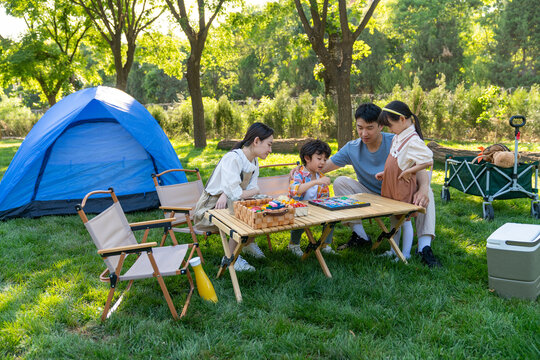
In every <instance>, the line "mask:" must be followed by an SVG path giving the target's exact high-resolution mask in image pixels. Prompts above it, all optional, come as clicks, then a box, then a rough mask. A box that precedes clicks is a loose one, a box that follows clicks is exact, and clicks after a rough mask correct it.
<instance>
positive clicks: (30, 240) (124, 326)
mask: <svg viewBox="0 0 540 360" xmlns="http://www.w3.org/2000/svg"><path fill="white" fill-rule="evenodd" d="M217 142H218V141H217V140H211V141H209V142H208V143H209V146H208V147H207V148H205V149H194V148H193V145H192V143H191V141H190V140H189V141H188V140H185V141H175V140H173V141H172V143H173V146H174V148H175V150H176V151H177V153H178V157H179V159H180V161H181V162H182V165H183V166H184V167H185V168H193V167H199V169H200V171H201V174H202V176H203V179H204V180H206V179H208V177H209V176H210V174H211V172H212V170H213V169H214V167H215V164H217V162H218V161H219V160H220V159H221V157H222V156H223V155H224V154H225V153H226V151H224V150H216V148H215V147H216V145H217ZM6 143H7V142H5V140H1V141H0V144H6ZM475 145H477V144H475ZM331 146H332V149H333V153H335V151H336V147H337V144H336V143H335V142H332V143H331ZM535 146H536V145H535ZM13 153H14V150H13V149H12V148H10V147H1V148H0V166H1V167H4V166H7V164H8V163H9V161H10V160H11V157H12V156H13ZM297 160H298V155H297V154H296V153H293V154H278V153H272V154H271V155H270V156H269V157H268V158H267V159H266V160H264V161H261V164H276V163H288V162H296V161H297ZM4 169H5V168H4ZM288 171H289V168H287V167H285V168H276V169H274V168H269V169H263V170H262V171H261V173H262V174H263V176H267V175H274V174H283V173H287V172H288ZM329 175H330V177H331V178H332V180H335V178H336V177H337V176H339V175H347V176H351V177H355V174H354V171H353V169H352V167H350V166H348V167H345V168H341V169H339V170H337V171H334V172H332V173H331V174H329ZM432 177H433V179H432V180H433V181H432V187H433V192H434V196H435V205H436V211H437V227H436V235H437V236H436V238H435V240H434V241H433V243H432V247H433V250H434V252H435V254H436V256H437V257H438V258H439V259H440V260H441V262H442V264H443V267H442V268H440V269H429V268H427V267H425V266H424V265H423V264H422V263H421V260H420V258H419V257H417V256H412V257H411V259H410V261H409V265H404V264H401V263H397V264H396V263H394V262H392V261H391V260H387V259H382V258H379V257H376V256H375V255H376V254H380V253H382V252H384V251H385V250H387V249H389V245H388V243H387V242H383V244H382V245H381V247H380V248H379V249H377V250H376V251H375V252H374V253H373V252H371V251H370V250H367V249H366V250H359V249H348V250H345V251H343V252H340V255H337V256H325V260H326V263H327V265H328V267H329V269H330V270H331V272H332V278H331V279H329V278H326V277H325V276H324V275H323V273H322V271H321V268H320V266H319V264H318V262H317V260H316V259H315V257H314V256H311V257H309V258H308V259H306V260H305V261H299V260H298V259H297V258H296V257H294V255H292V254H291V253H290V252H289V251H288V250H287V244H288V243H289V239H290V233H289V232H281V233H276V234H272V236H271V239H272V247H273V250H272V251H270V250H269V248H268V244H267V241H266V237H265V236H259V237H257V238H256V241H257V243H258V244H259V246H260V247H261V249H262V250H263V251H264V253H265V255H266V258H265V259H254V258H251V257H249V258H248V257H247V256H246V259H247V260H248V261H249V262H250V264H252V265H253V266H255V267H256V271H255V272H253V273H238V280H239V283H240V288H241V290H242V294H243V298H244V300H243V302H242V303H237V302H236V300H235V296H234V291H233V287H232V284H231V281H230V277H229V275H228V274H227V273H226V274H225V276H223V277H222V278H220V279H216V278H215V274H216V272H217V269H218V264H219V263H220V261H221V259H222V256H223V249H222V244H221V240H220V238H219V236H216V235H212V236H210V237H209V238H208V239H207V240H202V238H201V239H200V244H201V250H202V252H203V254H204V258H205V261H206V263H205V264H204V268H205V270H206V273H207V274H208V276H209V277H210V279H211V281H212V283H213V285H214V288H215V290H216V293H217V294H218V297H219V302H218V303H217V304H213V303H212V304H210V303H207V302H205V301H203V300H202V299H200V297H199V296H198V295H197V292H195V294H194V296H193V298H192V300H191V305H190V308H189V310H188V312H187V315H186V317H185V318H184V319H182V320H180V321H178V322H175V321H173V320H172V317H171V315H170V312H169V309H168V308H167V305H166V302H165V300H164V299H163V295H162V293H161V289H160V287H159V285H158V283H157V282H156V281H155V279H146V280H141V281H138V282H136V283H135V284H134V286H133V288H132V289H131V290H130V291H129V292H128V293H127V294H126V296H125V298H124V301H123V302H122V304H121V305H120V307H119V309H118V310H117V311H116V312H115V313H114V314H112V316H111V317H110V318H109V319H107V320H106V321H105V322H104V323H101V322H100V320H99V318H100V316H101V312H102V310H103V307H104V304H105V301H106V298H107V293H108V290H109V285H108V284H106V283H102V282H100V281H99V274H100V273H101V272H102V271H103V268H104V264H103V261H102V259H101V258H100V257H99V256H98V255H97V254H96V249H95V246H94V244H93V242H92V240H91V238H90V236H89V235H88V233H87V231H86V229H85V227H84V225H83V224H82V223H81V221H80V219H79V218H78V217H77V216H76V215H73V216H48V217H42V218H38V219H13V220H9V221H3V222H0V246H1V247H2V248H3V249H4V250H3V251H4V252H3V256H1V257H0V290H1V292H0V338H1V339H2V340H1V341H0V358H2V359H3V358H7V359H14V358H15V359H18V358H21V359H26V358H28V359H63V358H80V359H94V358H107V359H116V358H144V359H146V358H163V359H165V358H176V359H206V358H209V359H210V358H211V359H231V358H250V359H258V358H261V357H267V358H298V359H305V358H313V359H326V358H332V359H346V358H347V359H357V358H369V359H371V358H373V359H385V358H396V356H399V355H397V354H407V355H406V356H405V357H410V358H419V359H420V358H422V359H423V358H441V357H442V358H467V359H476V358H478V359H480V358H501V359H502V358H504V359H506V358H523V359H529V358H530V359H534V358H538V349H540V343H539V340H538V336H537V333H538V319H539V317H538V300H536V301H526V300H519V299H512V300H507V299H502V298H500V297H498V296H497V295H496V294H495V293H493V292H490V290H489V287H488V279H487V261H486V260H487V259H486V240H487V238H488V237H489V235H490V234H491V233H492V232H493V231H495V230H496V229H497V228H499V227H500V226H501V225H503V224H504V223H506V222H518V223H531V224H532V223H538V221H537V220H535V219H533V218H532V217H531V216H530V215H529V211H530V200H529V199H511V200H496V201H494V203H493V206H494V211H495V219H494V220H493V221H485V220H484V219H482V199H481V198H480V197H478V196H471V195H467V194H464V193H462V192H460V191H458V190H456V189H454V188H451V189H450V193H451V200H450V201H449V202H447V203H443V202H442V200H441V197H440V192H441V189H442V184H443V183H444V163H436V164H435V166H434V170H433V174H432ZM162 216H163V215H162V213H161V212H160V211H159V210H153V211H147V212H135V213H129V214H127V218H128V221H130V222H133V221H144V220H150V219H155V218H160V217H162ZM384 222H385V223H386V224H387V225H388V220H387V219H385V220H384ZM364 227H365V229H366V231H367V233H368V235H369V236H371V238H372V239H376V238H377V236H378V235H379V234H380V229H379V228H378V226H377V224H376V223H375V222H372V223H370V222H369V221H365V222H364ZM161 234H162V232H161V231H157V230H156V231H151V233H150V236H149V239H148V241H159V240H160V239H161ZM313 234H314V236H315V237H316V238H318V237H319V236H320V234H321V227H320V226H318V227H316V228H314V229H313ZM141 235H142V234H141V233H138V234H136V237H137V239H140V237H141ZM350 235H351V231H350V229H349V228H348V227H346V226H344V225H342V224H338V225H336V228H335V233H334V244H333V246H334V247H337V246H339V245H341V244H343V243H345V242H346V241H348V239H349V238H350ZM177 238H178V240H179V242H186V241H189V240H190V236H189V235H187V234H177ZM307 244H308V240H307V237H306V236H305V235H304V236H303V237H302V239H301V246H302V248H303V249H305V247H306V246H307ZM413 249H414V248H413ZM165 282H166V284H167V287H168V290H169V292H170V294H171V297H172V299H173V302H174V304H175V306H176V307H177V310H179V306H181V304H182V301H183V300H184V299H185V297H186V294H187V281H186V279H185V277H182V276H179V277H169V278H167V279H165ZM125 286H126V283H121V285H120V286H119V288H118V290H117V293H116V294H115V300H116V299H118V297H119V296H120V294H121V293H122V292H123V290H124V289H125ZM313 339H317V340H316V341H313ZM306 344H308V345H306Z"/></svg>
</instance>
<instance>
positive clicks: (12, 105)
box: [0, 94, 38, 138]
mask: <svg viewBox="0 0 540 360" xmlns="http://www.w3.org/2000/svg"><path fill="white" fill-rule="evenodd" d="M37 120H38V115H36V114H32V112H31V111H30V109H28V108H27V107H25V106H23V105H22V103H21V99H19V98H9V97H7V96H6V95H4V94H2V95H1V98H0V138H1V137H2V136H16V137H25V136H26V134H28V132H29V131H30V130H31V129H32V126H34V124H35V123H36V122H37Z"/></svg>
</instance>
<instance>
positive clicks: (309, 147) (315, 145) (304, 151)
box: [300, 139, 332, 165]
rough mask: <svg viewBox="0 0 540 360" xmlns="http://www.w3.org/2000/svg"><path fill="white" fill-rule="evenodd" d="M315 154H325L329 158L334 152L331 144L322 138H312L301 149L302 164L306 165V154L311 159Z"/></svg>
mask: <svg viewBox="0 0 540 360" xmlns="http://www.w3.org/2000/svg"><path fill="white" fill-rule="evenodd" d="M314 154H324V155H326V158H329V157H330V154H332V149H330V145H328V144H327V143H325V142H324V141H322V140H319V139H317V140H310V141H308V142H307V143H305V144H304V145H303V146H302V148H301V149H300V160H301V161H302V164H303V165H306V159H305V157H306V156H308V157H309V158H310V159H311V157H312V156H313V155H314Z"/></svg>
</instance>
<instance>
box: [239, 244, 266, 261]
mask: <svg viewBox="0 0 540 360" xmlns="http://www.w3.org/2000/svg"><path fill="white" fill-rule="evenodd" d="M242 252H243V253H244V254H248V255H251V256H253V257H254V258H255V259H264V258H265V257H266V256H264V253H263V252H262V250H261V248H260V247H259V245H257V244H256V243H254V242H252V243H251V244H249V245H248V246H246V247H244V248H243V249H242Z"/></svg>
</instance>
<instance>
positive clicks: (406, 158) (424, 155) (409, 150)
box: [390, 124, 433, 171]
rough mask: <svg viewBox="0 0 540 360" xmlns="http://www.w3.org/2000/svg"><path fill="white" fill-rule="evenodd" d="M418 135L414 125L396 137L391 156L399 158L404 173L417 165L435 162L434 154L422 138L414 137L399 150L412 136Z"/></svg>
mask: <svg viewBox="0 0 540 360" xmlns="http://www.w3.org/2000/svg"><path fill="white" fill-rule="evenodd" d="M413 133H416V130H415V129H414V124H413V125H411V126H409V127H408V128H406V129H405V130H403V131H402V132H401V133H399V134H397V135H395V136H394V138H393V139H392V147H391V148H390V155H392V156H393V157H395V158H397V163H398V166H399V168H400V169H401V170H402V171H404V170H407V169H409V168H411V167H413V166H414V165H416V164H425V163H427V162H430V161H432V160H433V152H432V151H431V150H430V149H429V148H428V147H427V146H426V144H425V143H424V140H422V139H420V136H413V137H412V138H411V139H410V140H409V141H407V142H406V143H405V145H404V146H403V147H402V148H401V150H399V152H398V149H399V147H400V146H401V144H402V143H403V141H404V140H406V139H407V138H408V137H409V136H410V135H411V134H413Z"/></svg>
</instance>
